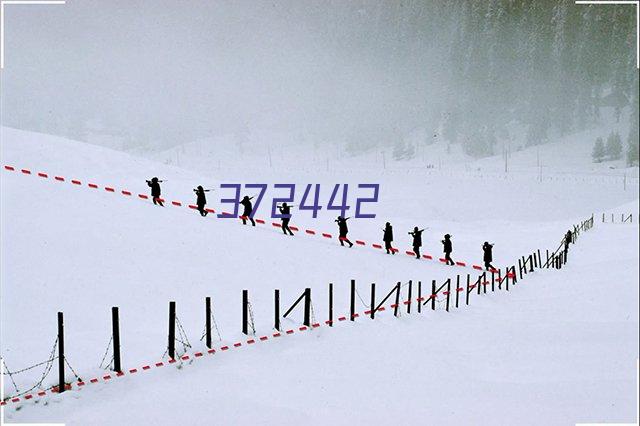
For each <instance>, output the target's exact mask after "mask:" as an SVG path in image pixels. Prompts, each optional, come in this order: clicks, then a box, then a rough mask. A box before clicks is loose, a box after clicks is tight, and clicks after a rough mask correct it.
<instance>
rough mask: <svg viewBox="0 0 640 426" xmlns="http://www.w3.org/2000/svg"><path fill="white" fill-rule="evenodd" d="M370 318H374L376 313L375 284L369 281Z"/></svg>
mask: <svg viewBox="0 0 640 426" xmlns="http://www.w3.org/2000/svg"><path fill="white" fill-rule="evenodd" d="M370 306H371V308H370V309H371V319H374V317H375V314H376V284H375V283H371V305H370Z"/></svg>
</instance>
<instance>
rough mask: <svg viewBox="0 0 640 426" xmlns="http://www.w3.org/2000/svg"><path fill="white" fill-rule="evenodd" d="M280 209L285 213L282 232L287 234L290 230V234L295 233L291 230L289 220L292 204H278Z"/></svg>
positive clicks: (281, 212)
mask: <svg viewBox="0 0 640 426" xmlns="http://www.w3.org/2000/svg"><path fill="white" fill-rule="evenodd" d="M278 210H280V214H281V215H283V217H282V232H284V235H287V232H289V235H293V232H291V229H289V221H290V220H291V206H289V205H287V203H282V206H278Z"/></svg>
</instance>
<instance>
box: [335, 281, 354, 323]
mask: <svg viewBox="0 0 640 426" xmlns="http://www.w3.org/2000/svg"><path fill="white" fill-rule="evenodd" d="M351 321H353V312H352V313H351ZM329 327H333V283H329Z"/></svg>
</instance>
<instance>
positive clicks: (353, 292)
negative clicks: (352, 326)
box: [349, 280, 356, 321]
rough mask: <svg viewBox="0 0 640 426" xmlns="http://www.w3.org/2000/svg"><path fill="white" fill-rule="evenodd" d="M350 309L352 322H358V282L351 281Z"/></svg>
mask: <svg viewBox="0 0 640 426" xmlns="http://www.w3.org/2000/svg"><path fill="white" fill-rule="evenodd" d="M349 303H350V305H349V309H350V315H349V316H350V317H351V321H355V320H356V317H355V315H356V280H351V298H350V300H349Z"/></svg>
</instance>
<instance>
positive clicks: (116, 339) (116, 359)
mask: <svg viewBox="0 0 640 426" xmlns="http://www.w3.org/2000/svg"><path fill="white" fill-rule="evenodd" d="M111 329H112V336H113V371H117V372H118V373H120V372H122V365H121V359H120V315H119V313H118V308H117V307H116V306H114V307H112V308H111Z"/></svg>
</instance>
